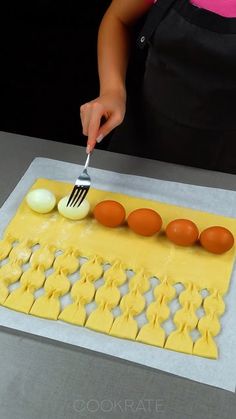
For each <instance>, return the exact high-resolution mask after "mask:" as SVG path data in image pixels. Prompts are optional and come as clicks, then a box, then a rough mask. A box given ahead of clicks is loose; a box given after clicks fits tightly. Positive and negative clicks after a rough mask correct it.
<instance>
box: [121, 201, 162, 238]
mask: <svg viewBox="0 0 236 419" xmlns="http://www.w3.org/2000/svg"><path fill="white" fill-rule="evenodd" d="M127 222H128V226H129V227H130V228H131V230H133V231H134V232H135V233H137V234H140V235H141V236H153V235H154V234H156V233H158V231H160V229H161V226H162V219H161V216H160V215H159V214H158V213H157V212H156V211H154V210H153V209H149V208H139V209H136V210H134V211H133V212H131V213H130V214H129V216H128V219H127Z"/></svg>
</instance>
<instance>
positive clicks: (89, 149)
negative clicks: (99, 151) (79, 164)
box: [86, 144, 91, 153]
mask: <svg viewBox="0 0 236 419" xmlns="http://www.w3.org/2000/svg"><path fill="white" fill-rule="evenodd" d="M90 151H91V146H90V145H89V144H88V145H87V147H86V153H90Z"/></svg>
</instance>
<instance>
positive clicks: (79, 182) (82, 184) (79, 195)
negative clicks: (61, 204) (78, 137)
mask: <svg viewBox="0 0 236 419" xmlns="http://www.w3.org/2000/svg"><path fill="white" fill-rule="evenodd" d="M89 159H90V153H89V154H88V156H87V159H86V162H85V165H84V169H83V172H82V173H81V174H80V176H79V177H78V178H77V179H76V182H75V185H74V188H73V190H72V192H71V194H70V196H69V199H68V202H67V205H66V206H67V207H75V206H77V207H79V206H80V205H81V204H82V202H83V200H84V199H85V197H86V195H87V193H88V191H89V188H90V186H91V178H90V176H89V174H88V172H87V167H88V165H89Z"/></svg>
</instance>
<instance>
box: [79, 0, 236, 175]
mask: <svg viewBox="0 0 236 419" xmlns="http://www.w3.org/2000/svg"><path fill="white" fill-rule="evenodd" d="M146 12H148V15H147V20H146V24H145V25H144V28H143V31H142V32H141V34H140V37H139V39H138V44H139V46H140V47H141V48H142V47H143V46H144V47H145V46H148V55H147V60H146V66H145V74H144V79H143V83H142V86H141V85H140V86H139V87H138V89H137V90H138V94H137V95H136V97H135V98H133V97H130V98H129V97H128V101H127V102H128V103H127V112H126V96H127V94H126V87H125V78H126V71H127V64H128V57H129V50H130V45H131V41H130V40H131V32H132V26H133V25H134V24H135V23H136V22H137V20H138V19H139V18H140V17H141V16H143V15H144V14H145V13H146ZM98 63H99V76H100V96H99V97H98V98H96V99H95V100H93V101H91V102H89V103H87V104H85V105H83V106H82V107H81V119H82V125H83V133H84V134H85V135H87V136H88V145H87V152H89V151H91V150H92V149H93V147H94V146H95V144H96V142H100V141H101V140H102V139H103V138H104V137H105V136H106V135H107V134H108V133H109V132H110V131H111V130H113V129H114V128H115V127H117V126H118V125H120V124H121V123H122V122H123V119H124V115H125V113H126V117H125V120H124V122H123V124H122V125H121V127H120V128H118V129H116V131H115V133H114V135H113V137H112V141H111V144H110V150H112V151H117V152H123V153H128V154H133V155H138V156H143V157H149V158H154V159H158V160H164V161H169V162H174V163H179V164H186V165H192V166H195V167H202V168H206V169H212V170H220V171H224V172H229V173H236V161H235V157H234V155H235V151H236V117H235V111H236V106H235V103H236V0H211V1H210V0H191V1H190V0H157V1H156V2H155V4H150V2H147V0H146V1H145V0H129V1H128V0H113V2H112V3H111V5H110V7H109V8H108V10H107V12H106V14H105V16H104V18H103V21H102V23H101V26H100V30H99V38H98ZM103 117H105V119H106V122H105V123H104V124H101V121H102V118H103Z"/></svg>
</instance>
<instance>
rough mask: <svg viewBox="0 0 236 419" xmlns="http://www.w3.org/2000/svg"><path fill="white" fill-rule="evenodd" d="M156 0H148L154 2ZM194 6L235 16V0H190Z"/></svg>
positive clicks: (222, 14)
mask: <svg viewBox="0 0 236 419" xmlns="http://www.w3.org/2000/svg"><path fill="white" fill-rule="evenodd" d="M156 1H158V0H148V2H150V3H156ZM190 2H191V3H192V4H194V6H197V7H200V8H201V9H205V10H209V11H211V12H214V13H216V14H218V15H221V16H224V17H236V0H190Z"/></svg>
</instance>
